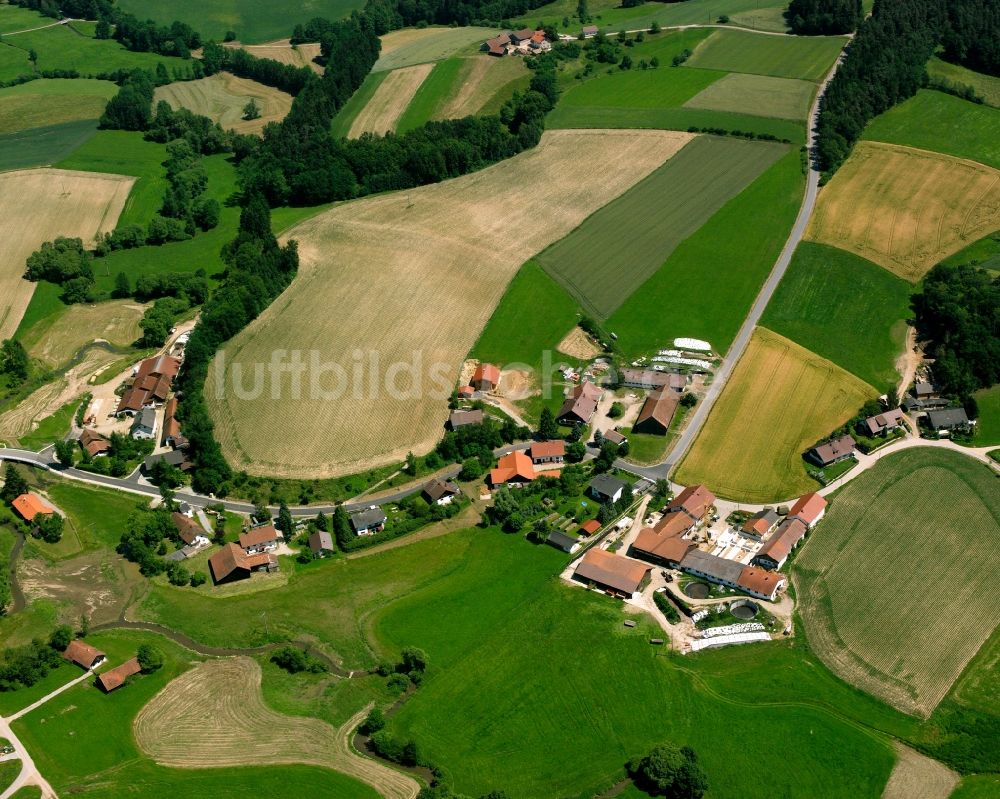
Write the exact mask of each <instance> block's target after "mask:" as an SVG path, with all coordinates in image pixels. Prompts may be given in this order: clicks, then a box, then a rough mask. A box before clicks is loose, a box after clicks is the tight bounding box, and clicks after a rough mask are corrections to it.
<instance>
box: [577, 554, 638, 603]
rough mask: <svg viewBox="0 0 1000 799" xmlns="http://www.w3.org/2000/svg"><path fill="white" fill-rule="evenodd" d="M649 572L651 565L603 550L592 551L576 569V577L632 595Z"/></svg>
mask: <svg viewBox="0 0 1000 799" xmlns="http://www.w3.org/2000/svg"><path fill="white" fill-rule="evenodd" d="M649 570H650V566H649V564H646V563H640V562H639V561H637V560H631V559H629V558H623V557H621V556H619V555H615V554H613V553H611V552H606V551H605V550H603V549H591V550H590V551H589V552H587V554H586V555H584V556H583V560H581V561H580V565H579V566H577V567H576V575H577V576H578V577H582V578H583V579H584V580H593V581H594V582H595V583H600V584H601V585H606V586H608V587H610V588H614V589H615V590H616V591H620V592H621V593H623V594H632V593H635V592H636V591H637V590H638V588H639V584H640V583H641V582H642V581H643V578H644V577H645V576H646V574H647V573H648V572H649Z"/></svg>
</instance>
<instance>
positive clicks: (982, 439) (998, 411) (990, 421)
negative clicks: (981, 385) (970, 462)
mask: <svg viewBox="0 0 1000 799" xmlns="http://www.w3.org/2000/svg"><path fill="white" fill-rule="evenodd" d="M973 396H974V397H975V398H976V402H977V403H978V405H979V424H978V426H977V428H976V438H975V444H976V446H977V447H992V446H994V445H995V444H1000V385H996V386H993V388H986V389H983V390H981V391H977V392H976V393H975V394H974V395H973Z"/></svg>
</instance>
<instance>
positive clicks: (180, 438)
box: [163, 397, 188, 449]
mask: <svg viewBox="0 0 1000 799" xmlns="http://www.w3.org/2000/svg"><path fill="white" fill-rule="evenodd" d="M163 444H164V445H165V446H167V447H173V448H174V449H187V445H188V440H187V438H186V437H185V436H184V434H183V433H181V423H180V422H179V421H178V420H177V397H171V398H170V399H168V400H167V404H166V405H165V406H164V408H163Z"/></svg>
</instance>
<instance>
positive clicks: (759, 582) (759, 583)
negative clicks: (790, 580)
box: [738, 566, 785, 602]
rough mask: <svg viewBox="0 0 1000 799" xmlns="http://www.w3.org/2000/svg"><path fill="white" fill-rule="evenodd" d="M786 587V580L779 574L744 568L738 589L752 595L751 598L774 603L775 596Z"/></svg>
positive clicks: (750, 567)
mask: <svg viewBox="0 0 1000 799" xmlns="http://www.w3.org/2000/svg"><path fill="white" fill-rule="evenodd" d="M784 585H785V578H784V576H783V575H782V574H779V573H778V572H769V571H764V570H762V569H755V568H754V567H753V566H744V567H743V571H742V573H741V574H740V580H739V585H738V588H739V589H740V590H741V591H743V592H745V593H747V594H750V596H755V597H757V598H758V599H766V600H767V601H768V602H774V598H775V596H776V595H777V593H778V591H779V590H780V589H781V588H782V587H783V586H784Z"/></svg>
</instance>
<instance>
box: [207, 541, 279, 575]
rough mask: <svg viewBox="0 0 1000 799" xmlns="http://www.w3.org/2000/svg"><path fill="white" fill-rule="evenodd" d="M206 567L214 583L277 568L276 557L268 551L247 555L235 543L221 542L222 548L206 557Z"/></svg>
mask: <svg viewBox="0 0 1000 799" xmlns="http://www.w3.org/2000/svg"><path fill="white" fill-rule="evenodd" d="M208 567H209V569H210V570H211V572H212V579H213V580H214V581H215V584H216V585H219V584H221V583H229V582H234V581H236V580H243V579H246V578H247V577H249V576H250V575H251V574H253V573H254V572H259V571H267V572H273V571H277V570H278V559H277V558H276V557H275V556H274V555H273V554H272V553H270V552H261V553H259V554H257V555H248V554H247V553H246V552H244V551H243V550H242V549H241V548H240V547H239V546H238V545H237V544H231V543H230V544H223V546H222V549H220V550H219V551H218V552H216V553H215V554H214V555H212V557H210V558H209V559H208Z"/></svg>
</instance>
